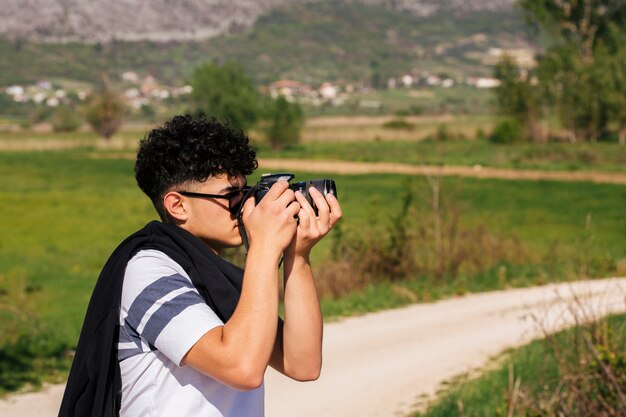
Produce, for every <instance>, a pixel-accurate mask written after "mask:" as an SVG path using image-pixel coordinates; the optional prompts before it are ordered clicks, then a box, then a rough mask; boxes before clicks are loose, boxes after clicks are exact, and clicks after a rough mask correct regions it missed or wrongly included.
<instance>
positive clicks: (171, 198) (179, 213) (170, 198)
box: [163, 191, 189, 223]
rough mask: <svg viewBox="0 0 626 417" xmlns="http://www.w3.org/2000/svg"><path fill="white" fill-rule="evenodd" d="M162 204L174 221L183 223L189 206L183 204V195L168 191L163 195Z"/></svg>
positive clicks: (187, 214) (187, 216) (186, 217)
mask: <svg viewBox="0 0 626 417" xmlns="http://www.w3.org/2000/svg"><path fill="white" fill-rule="evenodd" d="M163 206H164V207H165V211H166V212H167V214H168V216H169V217H170V218H171V219H172V220H173V221H174V222H175V223H184V222H186V221H187V219H188V218H189V212H188V210H189V207H188V206H187V204H185V200H184V198H183V196H181V195H180V194H178V193H176V192H173V191H171V192H169V193H167V194H165V197H163Z"/></svg>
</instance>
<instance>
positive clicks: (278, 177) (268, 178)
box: [251, 172, 337, 214]
mask: <svg viewBox="0 0 626 417" xmlns="http://www.w3.org/2000/svg"><path fill="white" fill-rule="evenodd" d="M294 178H295V175H294V174H292V173H289V172H282V173H279V174H263V175H261V179H260V180H259V182H258V183H257V184H256V185H254V186H253V187H252V188H251V190H254V199H255V201H256V203H257V204H259V202H260V201H261V200H262V199H263V197H265V194H267V192H268V191H269V189H270V188H271V187H272V185H274V183H275V182H276V181H287V182H289V181H291V180H292V179H294ZM311 187H315V188H316V189H317V190H318V191H319V192H320V193H321V194H322V195H323V196H326V194H332V195H334V196H335V197H337V187H336V186H335V181H333V180H331V179H328V178H323V179H319V180H308V181H300V182H294V183H292V184H289V188H291V189H292V190H293V191H294V192H295V191H300V192H301V193H302V194H303V195H304V198H306V201H308V202H309V204H311V207H313V210H314V211H315V214H317V207H316V206H315V202H314V201H313V199H312V198H311V195H310V194H309V188H311Z"/></svg>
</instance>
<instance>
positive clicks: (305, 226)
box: [298, 207, 311, 230]
mask: <svg viewBox="0 0 626 417" xmlns="http://www.w3.org/2000/svg"><path fill="white" fill-rule="evenodd" d="M298 219H299V224H298V227H299V228H300V229H301V230H309V228H310V227H311V216H310V215H309V213H308V212H307V210H305V209H304V207H301V208H300V211H299V212H298Z"/></svg>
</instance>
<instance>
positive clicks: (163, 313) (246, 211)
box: [60, 116, 342, 417]
mask: <svg viewBox="0 0 626 417" xmlns="http://www.w3.org/2000/svg"><path fill="white" fill-rule="evenodd" d="M256 168H257V161H256V155H255V152H254V150H253V149H252V148H251V147H250V146H249V144H248V138H247V137H246V136H245V135H243V133H242V132H240V131H237V130H234V129H231V128H229V127H227V126H223V125H221V124H219V123H217V122H215V121H212V120H207V119H204V118H200V119H197V120H194V119H193V118H192V117H190V116H177V117H174V118H173V119H172V120H171V121H169V122H168V123H165V124H164V125H163V126H162V127H160V128H157V129H154V130H152V131H151V132H150V133H149V134H148V135H147V136H146V138H144V139H143V140H142V142H141V144H140V147H139V151H138V154H137V162H136V166H135V173H136V178H137V182H138V184H139V187H140V188H141V189H142V190H143V191H144V192H145V193H146V194H147V195H148V197H149V198H150V199H151V200H152V202H153V204H154V206H155V208H156V210H157V212H158V213H159V216H160V217H161V220H162V223H159V222H152V223H150V224H148V225H147V226H146V227H145V228H144V229H142V230H140V231H139V232H137V233H135V234H134V235H132V236H131V237H129V238H128V239H126V241H124V242H123V243H122V244H121V245H120V247H118V249H117V250H116V251H115V252H114V254H113V255H112V256H111V258H110V259H109V261H108V262H107V265H105V267H104V269H103V272H102V274H101V275H100V278H99V280H98V283H97V285H96V288H95V290H94V294H93V296H92V300H91V301H90V305H89V308H88V312H87V316H86V318H85V323H84V325H83V330H82V332H81V337H80V341H79V345H78V349H77V352H76V356H75V359H74V364H73V365H72V370H71V373H70V378H69V380H68V386H67V388H66V392H65V396H64V399H63V404H62V406H61V412H60V415H61V416H74V415H76V416H79V415H80V416H82V415H92V416H95V415H98V416H100V415H108V416H111V415H115V414H116V412H117V410H119V415H121V416H123V417H127V416H173V415H176V416H211V417H213V416H215V417H217V416H224V417H228V416H231V417H256V416H259V417H260V416H263V413H264V403H263V397H264V395H263V376H264V373H265V370H266V368H267V366H268V365H271V366H272V367H273V368H275V369H276V370H278V371H280V372H282V373H283V374H285V375H287V376H288V377H291V378H293V379H295V380H298V381H309V380H314V379H316V378H317V377H318V376H319V373H320V369H321V363H322V352H321V348H322V315H321V312H320V308H319V300H318V297H317V293H316V290H315V283H314V281H313V274H312V270H311V265H310V262H309V254H310V251H311V249H312V247H313V246H314V245H315V244H316V243H317V242H318V241H319V240H320V239H321V238H322V237H324V236H325V235H326V234H327V233H328V232H329V231H330V230H331V229H332V227H333V226H334V225H335V224H336V223H337V221H339V219H340V218H341V216H342V213H341V208H340V206H339V203H338V202H337V200H336V199H335V198H334V196H332V195H328V196H326V197H324V196H322V195H321V194H320V193H319V192H318V191H317V190H315V189H311V190H310V194H311V196H312V198H313V200H314V202H315V204H316V206H317V209H318V214H317V215H316V214H315V212H314V211H313V209H312V208H311V205H310V204H309V203H308V202H307V201H306V199H305V198H304V197H303V196H302V194H301V193H299V192H296V193H294V192H293V191H291V190H290V189H289V188H288V184H287V182H285V181H279V182H277V183H275V184H274V185H273V186H272V187H271V189H270V190H269V191H268V193H267V194H266V195H265V197H264V198H263V199H262V200H261V202H260V203H259V204H258V205H256V204H255V200H254V198H249V199H247V200H246V201H245V202H242V200H243V197H244V191H243V189H244V187H245V186H246V178H245V176H246V175H249V174H250V173H252V171H253V170H254V169H256ZM242 203H243V204H242ZM240 207H242V209H243V212H242V213H243V215H242V220H243V223H244V227H245V231H246V233H247V236H248V240H249V250H248V254H247V258H246V264H245V269H244V270H243V271H242V270H241V269H239V268H237V267H235V266H233V265H231V264H229V263H228V262H227V261H225V260H224V259H223V258H221V257H220V256H219V255H220V254H221V252H222V250H223V249H225V248H230V247H237V246H240V245H241V244H242V237H241V235H240V232H239V228H238V221H237V217H236V213H237V212H238V211H239V208H240ZM296 217H297V219H298V220H296ZM281 256H282V257H283V259H284V261H283V262H284V285H285V291H284V308H285V317H284V321H283V320H281V319H279V318H278V303H279V299H278V298H279V297H278V285H277V284H278V283H277V276H278V265H279V262H280V259H281Z"/></svg>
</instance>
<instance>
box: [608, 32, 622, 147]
mask: <svg viewBox="0 0 626 417" xmlns="http://www.w3.org/2000/svg"><path fill="white" fill-rule="evenodd" d="M614 45H615V53H614V54H612V55H611V56H610V57H609V58H608V59H607V60H606V61H607V62H606V64H605V65H606V68H607V73H608V74H610V81H609V83H610V84H609V86H608V88H607V91H606V101H607V105H608V111H609V117H610V119H611V120H612V121H613V122H615V123H616V124H617V127H618V129H617V136H618V141H619V144H620V145H626V33H622V34H621V39H620V36H617V35H616V42H615V44H614Z"/></svg>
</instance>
